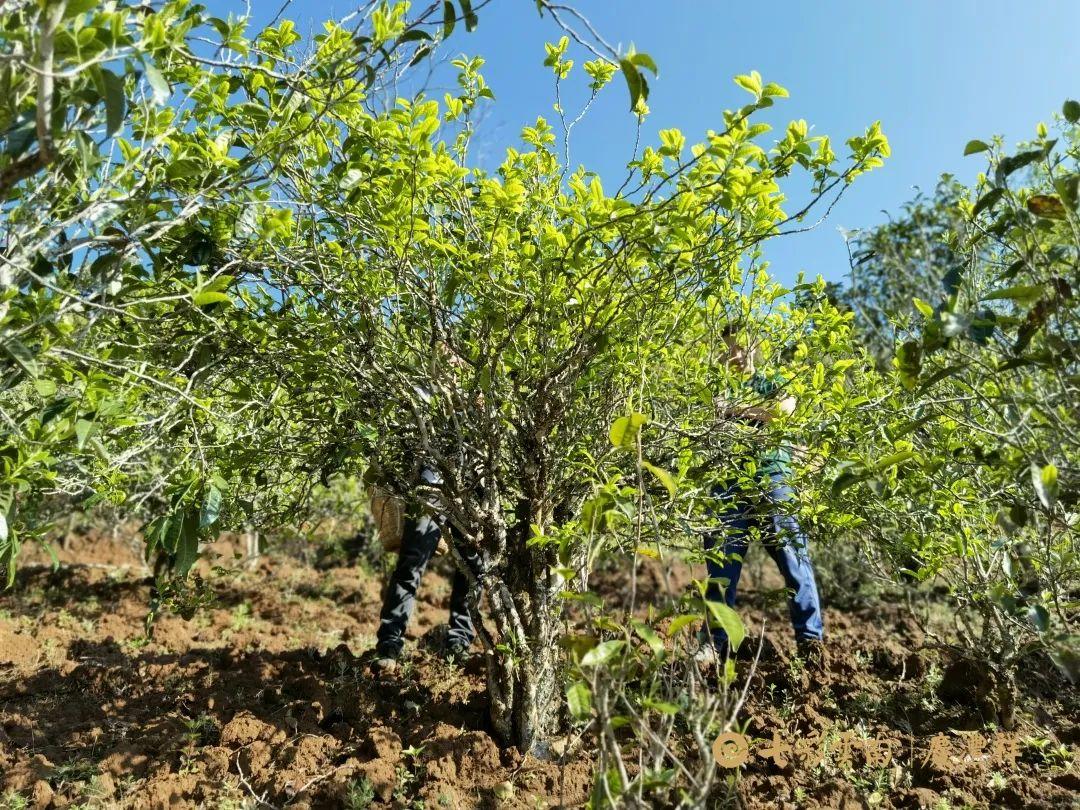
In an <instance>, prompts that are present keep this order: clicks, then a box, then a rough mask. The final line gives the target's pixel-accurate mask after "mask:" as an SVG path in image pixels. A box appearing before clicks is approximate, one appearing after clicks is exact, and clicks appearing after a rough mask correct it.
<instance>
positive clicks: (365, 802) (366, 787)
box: [345, 776, 375, 810]
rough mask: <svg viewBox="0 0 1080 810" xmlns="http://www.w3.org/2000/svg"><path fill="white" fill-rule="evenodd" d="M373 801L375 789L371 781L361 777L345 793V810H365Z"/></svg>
mask: <svg viewBox="0 0 1080 810" xmlns="http://www.w3.org/2000/svg"><path fill="white" fill-rule="evenodd" d="M374 801H375V788H374V787H373V786H372V784H371V780H370V779H368V778H367V777H366V776H361V777H360V778H359V779H357V780H356V781H355V782H353V783H352V784H351V785H349V789H348V791H347V792H346V793H345V807H346V810H367V808H369V807H371V804H372V802H374Z"/></svg>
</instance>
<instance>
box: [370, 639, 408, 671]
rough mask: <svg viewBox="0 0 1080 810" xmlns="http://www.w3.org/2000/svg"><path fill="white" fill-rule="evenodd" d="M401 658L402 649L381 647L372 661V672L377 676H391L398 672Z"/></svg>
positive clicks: (388, 646)
mask: <svg viewBox="0 0 1080 810" xmlns="http://www.w3.org/2000/svg"><path fill="white" fill-rule="evenodd" d="M400 658H401V647H394V646H391V645H389V644H387V645H385V646H383V645H379V646H377V647H376V648H375V654H374V656H373V657H372V659H371V664H370V667H371V671H372V672H374V673H375V674H376V675H390V674H392V673H394V672H397V669H398V665H399V661H398V659H400Z"/></svg>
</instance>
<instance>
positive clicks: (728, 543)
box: [705, 485, 754, 651]
mask: <svg viewBox="0 0 1080 810" xmlns="http://www.w3.org/2000/svg"><path fill="white" fill-rule="evenodd" d="M714 494H715V495H717V496H718V497H719V499H720V504H719V507H718V510H717V518H718V519H719V521H720V529H719V530H717V531H713V532H709V533H708V534H706V535H705V550H706V551H712V550H713V549H714V547H715V546H716V544H717V543H721V548H720V550H721V551H722V552H723V554H724V556H723V559H721V560H717V559H714V558H713V557H712V556H709V557H707V558H706V560H705V565H706V568H707V569H708V571H709V584H708V586H707V588H706V590H705V598H706V599H707V600H708V601H710V602H725V603H726V604H727V605H728V606H729V607H735V592H736V589H737V588H738V586H739V576H740V575H741V574H742V565H743V559H744V558H745V557H746V551H747V549H748V548H749V547H750V535H749V531H750V527H751V526H752V525H753V522H754V520H753V515H752V514H751V511H752V507H751V504H750V502H749V498H748V497H747V496H746V494H745V493H743V491H742V490H741V488H739V487H738V485H735V486H733V487H730V488H728V489H726V490H717V491H714ZM707 624H708V625H709V632H711V634H712V640H713V645H714V646H715V647H716V649H717V650H721V651H722V650H726V649H727V643H728V638H727V633H725V632H724V630H723V628H721V627H719V626H718V625H716V626H714V625H713V623H712V620H711V617H707Z"/></svg>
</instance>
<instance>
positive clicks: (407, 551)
mask: <svg viewBox="0 0 1080 810" xmlns="http://www.w3.org/2000/svg"><path fill="white" fill-rule="evenodd" d="M451 531H453V530H452V529H451ZM438 545H439V526H438V524H436V523H435V521H434V520H432V519H431V518H429V517H422V518H420V519H419V520H407V521H405V530H404V533H403V534H402V538H401V550H400V551H399V552H398V561H397V567H396V568H395V569H394V573H393V574H392V575H391V577H390V584H389V587H388V588H387V590H386V600H385V601H384V602H383V607H382V613H381V614H380V616H379V631H378V633H377V638H378V647H379V648H381V649H384V650H389V649H393V650H400V649H401V647H402V645H403V644H404V643H405V628H406V627H408V625H409V617H410V616H411V615H412V612H413V606H414V605H415V604H416V592H417V590H418V589H419V588H420V580H421V579H422V578H423V576H424V571H425V569H426V568H427V566H428V563H429V562H430V561H431V558H432V557H433V556H434V555H435V550H436V549H437V548H438ZM462 556H463V557H464V559H465V563H466V564H467V565H468V566H469V568H470V569H472V571H473V573H474V574H476V573H479V570H480V565H479V562H480V561H479V558H478V557H477V556H476V555H475V554H474V553H472V552H462ZM468 596H469V580H468V579H467V578H466V577H465V575H464V574H463V573H461V571H456V570H455V571H454V584H453V587H452V589H451V591H450V629H449V632H448V633H447V641H448V642H449V643H451V644H456V643H459V642H460V643H465V644H471V643H472V640H473V639H474V638H475V637H476V630H475V629H474V628H473V622H472V617H471V616H470V615H469V602H468Z"/></svg>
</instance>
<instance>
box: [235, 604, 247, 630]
mask: <svg viewBox="0 0 1080 810" xmlns="http://www.w3.org/2000/svg"><path fill="white" fill-rule="evenodd" d="M250 624H251V605H250V604H249V603H248V602H241V603H240V604H239V605H237V606H236V607H235V608H233V612H232V625H231V626H232V629H233V630H234V631H236V632H239V631H240V630H243V629H244V628H245V627H247V626H249V625H250Z"/></svg>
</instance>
